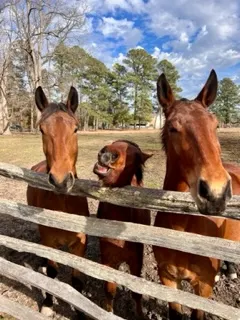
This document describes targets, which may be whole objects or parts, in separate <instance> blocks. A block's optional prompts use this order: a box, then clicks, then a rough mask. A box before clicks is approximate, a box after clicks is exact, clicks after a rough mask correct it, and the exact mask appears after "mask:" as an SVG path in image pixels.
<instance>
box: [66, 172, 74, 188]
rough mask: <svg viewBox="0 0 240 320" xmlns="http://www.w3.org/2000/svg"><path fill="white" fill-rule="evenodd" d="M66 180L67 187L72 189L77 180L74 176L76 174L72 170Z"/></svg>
mask: <svg viewBox="0 0 240 320" xmlns="http://www.w3.org/2000/svg"><path fill="white" fill-rule="evenodd" d="M65 182H66V187H67V189H70V188H72V187H73V185H74V182H75V178H74V175H73V173H72V172H70V173H69V174H68V175H67V177H66V179H65Z"/></svg>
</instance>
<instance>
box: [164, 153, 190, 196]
mask: <svg viewBox="0 0 240 320" xmlns="http://www.w3.org/2000/svg"><path fill="white" fill-rule="evenodd" d="M184 176H185V175H184V173H183V172H182V169H181V167H180V165H179V159H178V157H177V156H175V155H171V156H167V165H166V175H165V178H164V185H163V189H164V190H168V191H179V192H186V191H188V190H189V187H188V185H187V182H186V179H185V178H184Z"/></svg>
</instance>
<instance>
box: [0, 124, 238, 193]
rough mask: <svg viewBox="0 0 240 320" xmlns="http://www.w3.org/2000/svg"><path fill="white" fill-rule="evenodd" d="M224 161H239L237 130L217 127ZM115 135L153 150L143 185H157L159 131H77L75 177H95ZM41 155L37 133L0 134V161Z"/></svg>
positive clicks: (28, 162)
mask: <svg viewBox="0 0 240 320" xmlns="http://www.w3.org/2000/svg"><path fill="white" fill-rule="evenodd" d="M219 137H220V142H221V145H222V155H223V159H224V160H225V161H234V162H240V130H239V131H238V130H226V131H224V130H221V132H220V133H219ZM117 139H128V140H132V141H134V142H136V143H137V144H138V145H139V146H140V147H141V149H142V150H143V151H144V152H148V153H153V157H152V158H151V159H149V160H148V162H147V164H146V172H145V179H144V180H145V186H147V187H152V188H160V187H161V186H162V181H163V176H164V172H165V154H164V152H163V151H162V148H161V143H160V134H159V131H153V130H148V131H147V130H145V131H138V130H136V132H119V131H117V132H112V131H111V132H109V133H106V132H97V133H80V134H79V136H78V146H79V156H78V162H77V171H78V175H79V178H84V179H96V177H95V175H94V174H93V173H92V169H93V165H94V163H95V162H96V159H97V154H98V151H99V150H100V149H101V148H102V147H103V146H104V145H105V144H108V143H110V142H112V141H114V140H117ZM43 158H44V155H43V152H42V141H41V136H40V135H13V136H6V137H3V136H0V161H1V162H8V163H12V164H16V165H19V166H23V167H27V168H30V167H31V166H32V165H33V164H36V163H37V162H39V161H41V160H42V159H43Z"/></svg>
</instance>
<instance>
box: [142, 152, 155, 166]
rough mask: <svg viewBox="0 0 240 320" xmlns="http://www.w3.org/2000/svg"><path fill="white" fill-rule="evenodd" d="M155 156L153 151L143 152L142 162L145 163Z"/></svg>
mask: <svg viewBox="0 0 240 320" xmlns="http://www.w3.org/2000/svg"><path fill="white" fill-rule="evenodd" d="M152 156H153V153H151V154H148V153H144V152H142V155H141V158H142V163H143V164H144V163H145V162H146V161H147V160H148V159H149V158H151V157H152Z"/></svg>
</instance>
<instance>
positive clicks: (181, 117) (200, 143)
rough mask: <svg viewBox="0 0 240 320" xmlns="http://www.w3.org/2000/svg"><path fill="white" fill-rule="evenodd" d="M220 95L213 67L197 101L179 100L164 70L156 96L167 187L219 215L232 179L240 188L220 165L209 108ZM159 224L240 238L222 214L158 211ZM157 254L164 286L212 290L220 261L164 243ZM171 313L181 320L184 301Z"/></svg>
mask: <svg viewBox="0 0 240 320" xmlns="http://www.w3.org/2000/svg"><path fill="white" fill-rule="evenodd" d="M216 93H217V76H216V73H215V71H213V70H212V72H211V74H210V76H209V78H208V80H207V82H206V84H205V85H204V87H203V89H202V90H201V92H200V93H199V95H198V96H197V98H196V99H195V100H187V99H181V100H175V98H174V95H173V93H172V89H171V87H170V85H169V83H168V82H167V80H166V77H165V75H164V74H162V75H161V76H160V77H159V79H158V82H157V94H158V100H159V102H160V104H161V105H162V107H163V111H164V114H165V117H166V122H165V125H164V128H163V131H162V143H163V146H164V149H165V152H166V157H167V166H166V175H165V180H164V186H163V188H164V190H172V191H182V192H185V191H190V192H191V194H192V196H193V198H194V200H195V202H196V204H197V206H198V209H199V211H200V212H201V213H203V214H206V215H209V214H212V215H217V214H219V213H220V212H222V211H224V210H225V208H226V204H227V201H228V200H229V199H230V198H231V195H232V187H231V185H232V184H231V180H232V181H233V192H234V193H237V192H239V191H240V183H239V182H240V180H239V177H240V175H239V173H240V172H239V170H238V172H236V170H235V167H234V168H233V167H232V166H229V165H225V167H224V165H223V164H222V161H221V150H220V144H219V141H218V138H217V134H216V129H217V119H216V117H215V116H214V115H213V114H211V113H209V112H208V110H207V108H208V106H209V105H211V104H212V103H213V101H214V100H215V97H216ZM228 171H229V173H228ZM236 185H237V186H236ZM155 226H158V227H164V228H169V229H174V230H180V231H186V232H192V233H197V234H201V235H208V236H215V237H222V238H223V237H224V238H226V239H233V240H239V236H238V235H237V232H236V231H237V229H238V227H236V222H235V221H233V220H227V219H223V218H212V217H211V218H210V217H203V216H191V215H179V214H174V213H167V214H166V213H164V214H161V213H160V212H159V213H158V214H157V217H156V221H155ZM154 254H155V257H156V260H157V264H158V272H159V277H160V279H161V281H162V283H163V284H164V285H167V286H170V287H172V288H180V287H181V281H182V280H188V281H189V282H190V283H191V284H192V286H193V288H194V291H195V294H197V295H200V296H202V297H206V298H207V297H209V296H210V295H211V294H212V288H213V285H214V278H215V276H216V274H217V272H218V269H219V264H220V263H219V260H217V259H213V258H207V257H202V256H198V255H193V254H189V253H184V252H180V251H176V250H169V249H166V248H160V247H154ZM169 317H170V319H171V320H173V319H174V320H176V319H182V307H181V305H179V304H177V303H170V304H169ZM191 319H197V320H200V319H201V320H202V319H204V312H203V311H201V310H193V312H192V315H191Z"/></svg>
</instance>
